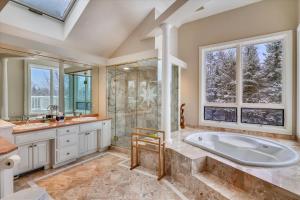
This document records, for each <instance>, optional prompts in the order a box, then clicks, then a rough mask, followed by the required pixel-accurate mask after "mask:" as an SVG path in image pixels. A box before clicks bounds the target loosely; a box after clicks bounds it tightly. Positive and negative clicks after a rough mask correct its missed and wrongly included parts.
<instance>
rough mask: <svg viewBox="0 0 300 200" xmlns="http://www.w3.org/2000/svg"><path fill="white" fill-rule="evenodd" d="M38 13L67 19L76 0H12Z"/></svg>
mask: <svg viewBox="0 0 300 200" xmlns="http://www.w3.org/2000/svg"><path fill="white" fill-rule="evenodd" d="M12 1H13V2H15V3H17V4H20V5H22V6H25V7H27V8H29V10H31V11H33V12H36V13H38V14H45V15H47V16H50V17H52V18H55V19H58V20H60V21H65V20H66V18H67V16H68V14H69V12H70V11H71V9H72V7H73V5H74V3H75V1H76V0H12Z"/></svg>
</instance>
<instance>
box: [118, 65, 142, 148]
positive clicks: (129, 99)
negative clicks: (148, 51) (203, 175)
mask: <svg viewBox="0 0 300 200" xmlns="http://www.w3.org/2000/svg"><path fill="white" fill-rule="evenodd" d="M115 81H116V83H115V89H116V106H115V108H116V109H115V110H116V113H115V118H116V124H115V126H116V129H115V136H116V137H115V138H116V140H117V141H116V144H117V145H118V146H123V147H128V146H129V141H130V133H131V132H132V128H133V127H136V97H137V94H136V92H137V90H136V85H137V70H136V69H135V68H131V67H130V66H127V65H125V66H124V65H122V66H118V67H117V68H116V79H115Z"/></svg>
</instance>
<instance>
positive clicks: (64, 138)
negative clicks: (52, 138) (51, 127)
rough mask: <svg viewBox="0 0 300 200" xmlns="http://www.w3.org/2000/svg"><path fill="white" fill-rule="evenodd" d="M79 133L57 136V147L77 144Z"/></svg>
mask: <svg viewBox="0 0 300 200" xmlns="http://www.w3.org/2000/svg"><path fill="white" fill-rule="evenodd" d="M77 143H78V134H77V133H71V134H67V135H61V136H58V137H57V148H63V147H66V146H71V145H77Z"/></svg>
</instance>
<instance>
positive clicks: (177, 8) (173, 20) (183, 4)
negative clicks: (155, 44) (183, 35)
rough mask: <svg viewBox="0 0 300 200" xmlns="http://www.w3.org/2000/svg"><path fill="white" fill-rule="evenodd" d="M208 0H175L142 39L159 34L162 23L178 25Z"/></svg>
mask: <svg viewBox="0 0 300 200" xmlns="http://www.w3.org/2000/svg"><path fill="white" fill-rule="evenodd" d="M208 1H210V0H176V1H175V2H174V3H173V4H172V5H171V6H170V7H169V8H168V9H167V10H166V11H165V12H163V13H162V14H161V15H160V16H159V17H158V18H157V19H156V20H155V23H154V24H153V25H152V27H150V28H149V29H148V31H147V32H146V34H145V35H144V37H143V39H147V38H151V37H155V36H157V35H159V34H161V30H160V25H161V24H164V23H166V24H171V25H173V26H175V27H180V26H181V25H182V23H183V22H184V20H185V19H186V18H188V17H190V16H192V15H194V14H195V12H197V9H199V8H200V7H202V6H203V5H204V4H205V3H207V2H208Z"/></svg>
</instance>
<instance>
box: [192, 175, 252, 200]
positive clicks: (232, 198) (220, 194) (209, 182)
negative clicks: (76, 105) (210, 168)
mask: <svg viewBox="0 0 300 200" xmlns="http://www.w3.org/2000/svg"><path fill="white" fill-rule="evenodd" d="M193 178H194V179H195V186H198V187H199V188H203V190H199V192H198V193H197V194H196V195H197V197H198V199H228V200H255V199H256V198H255V197H253V196H251V195H249V194H248V193H247V192H245V191H243V190H241V189H240V188H237V187H235V186H234V185H232V184H228V182H226V181H224V180H222V179H220V178H219V177H217V176H215V175H212V174H210V173H208V172H202V173H197V174H194V175H193Z"/></svg>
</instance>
